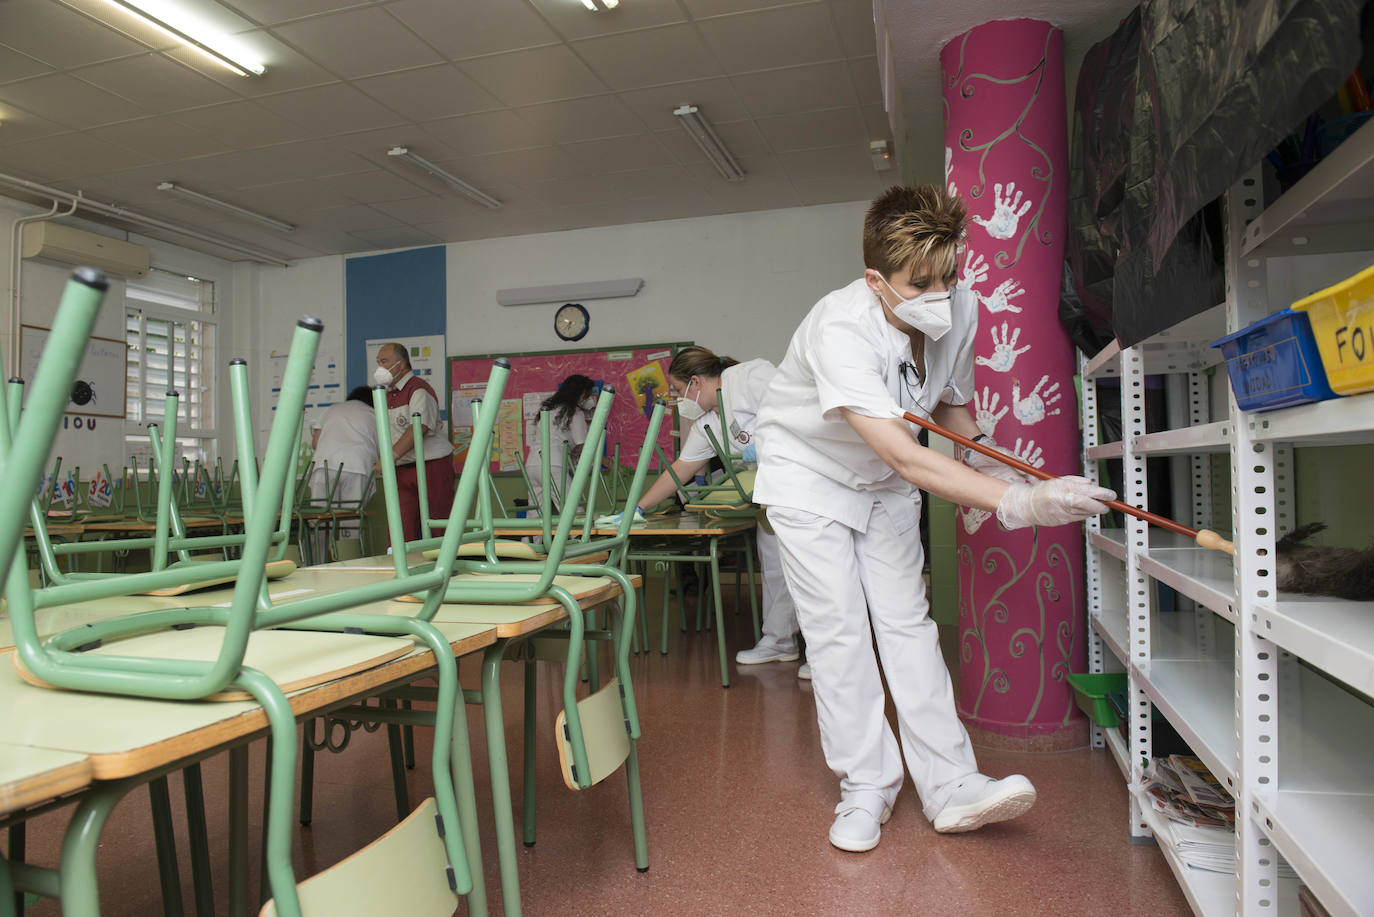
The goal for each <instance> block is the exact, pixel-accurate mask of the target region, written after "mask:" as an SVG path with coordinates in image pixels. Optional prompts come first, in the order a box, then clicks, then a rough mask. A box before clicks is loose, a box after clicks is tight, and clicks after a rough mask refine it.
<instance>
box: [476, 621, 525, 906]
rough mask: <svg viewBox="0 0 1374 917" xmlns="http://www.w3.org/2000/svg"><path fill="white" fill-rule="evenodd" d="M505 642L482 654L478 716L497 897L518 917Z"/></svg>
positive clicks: (518, 896) (518, 880) (518, 874)
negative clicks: (483, 735)
mask: <svg viewBox="0 0 1374 917" xmlns="http://www.w3.org/2000/svg"><path fill="white" fill-rule="evenodd" d="M508 642H509V641H507V640H498V641H496V643H495V644H494V645H492V646H489V647H487V649H486V652H485V653H483V655H482V718H483V720H484V722H485V724H486V730H487V761H488V764H489V765H490V770H491V807H492V810H493V813H494V815H495V821H496V853H497V859H498V862H499V865H500V868H501V900H502V904H503V905H504V907H505V912H506V915H507V917H520V867H519V864H518V863H517V862H516V859H515V817H514V815H513V814H512V810H511V798H510V771H509V770H508V765H507V763H506V724H505V721H504V720H503V719H502V714H501V659H502V657H504V656H505V654H506V645H507V643H508Z"/></svg>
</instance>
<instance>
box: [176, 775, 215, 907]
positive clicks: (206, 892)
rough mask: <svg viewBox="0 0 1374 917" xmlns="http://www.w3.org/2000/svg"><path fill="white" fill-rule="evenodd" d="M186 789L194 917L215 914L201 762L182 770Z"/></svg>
mask: <svg viewBox="0 0 1374 917" xmlns="http://www.w3.org/2000/svg"><path fill="white" fill-rule="evenodd" d="M181 783H182V787H183V788H184V790H185V792H186V833H187V835H188V836H189V840H190V842H191V877H192V885H193V887H194V889H195V898H196V917H214V914H215V886H214V875H213V870H212V867H211V866H210V838H209V834H208V832H207V830H206V823H205V789H204V783H203V782H202V780H201V775H200V765H199V764H192V765H191V766H190V767H188V768H186V769H184V770H183V771H182V772H181Z"/></svg>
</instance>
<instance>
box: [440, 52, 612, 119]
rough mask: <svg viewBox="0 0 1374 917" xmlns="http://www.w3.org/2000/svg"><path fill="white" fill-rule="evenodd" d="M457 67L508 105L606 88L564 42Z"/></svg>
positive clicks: (578, 94) (560, 97)
mask: <svg viewBox="0 0 1374 917" xmlns="http://www.w3.org/2000/svg"><path fill="white" fill-rule="evenodd" d="M459 66H460V67H461V68H462V70H463V72H464V73H466V74H468V75H469V76H471V77H472V78H473V79H475V80H477V82H479V83H481V84H482V85H483V86H484V87H485V88H486V90H487V91H488V92H490V93H491V94H492V95H494V96H496V97H497V98H498V99H500V100H501V101H502V102H504V103H506V104H507V105H512V106H514V105H533V104H534V103H536V102H551V101H554V100H556V99H575V98H577V97H578V96H589V95H599V94H601V93H603V92H605V91H606V84H604V83H602V82H601V80H599V79H597V77H596V75H595V74H594V73H592V72H591V71H590V70H588V69H587V66H586V65H585V64H583V63H582V62H581V61H580V60H578V59H577V58H576V57H575V56H574V55H573V53H572V51H570V50H569V49H568V48H567V47H566V46H564V45H556V46H553V47H548V48H535V49H533V50H530V51H515V52H513V53H511V54H500V55H497V56H495V57H482V58H477V59H475V60H465V61H463V62H462V63H461V64H460V65H459Z"/></svg>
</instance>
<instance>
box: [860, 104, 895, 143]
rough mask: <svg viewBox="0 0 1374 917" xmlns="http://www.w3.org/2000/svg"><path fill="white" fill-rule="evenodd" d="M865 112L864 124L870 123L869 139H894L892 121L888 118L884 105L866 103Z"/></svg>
mask: <svg viewBox="0 0 1374 917" xmlns="http://www.w3.org/2000/svg"><path fill="white" fill-rule="evenodd" d="M863 113H864V124H866V125H868V139H869V140H891V139H892V121H891V120H890V119H889V118H888V116H887V112H886V111H884V110H883V107H882V105H865V106H864V107H863Z"/></svg>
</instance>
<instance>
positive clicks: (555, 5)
mask: <svg viewBox="0 0 1374 917" xmlns="http://www.w3.org/2000/svg"><path fill="white" fill-rule="evenodd" d="M530 2H531V3H533V4H534V6H535V7H536V8H537V9H538V10H539V12H540V13H542V14H543V16H544V18H545V19H547V20H548V21H549V24H550V25H552V26H553V27H554V28H555V29H557V30H558V32H559V34H560V35H562V36H563V37H564V38H567V39H570V40H571V39H578V38H590V37H591V36H593V35H609V34H611V33H612V32H624V31H628V30H630V29H645V28H650V27H652V26H656V25H667V24H669V23H673V22H682V21H683V18H684V17H683V15H682V10H681V8H679V7H678V5H677V0H626V2H624V3H622V4H620V6H618V7H616V8H615V9H613V10H606V11H604V12H592V11H591V10H589V9H587V8H586V7H585V6H583V5H582V4H581V3H580V2H573V0H530Z"/></svg>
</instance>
